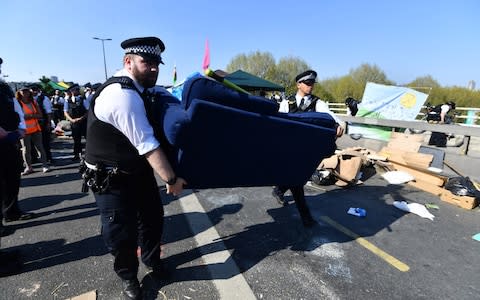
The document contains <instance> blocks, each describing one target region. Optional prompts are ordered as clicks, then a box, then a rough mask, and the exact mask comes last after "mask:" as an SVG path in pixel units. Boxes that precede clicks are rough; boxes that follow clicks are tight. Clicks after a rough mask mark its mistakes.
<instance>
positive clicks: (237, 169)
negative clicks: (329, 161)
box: [159, 76, 335, 188]
mask: <svg viewBox="0 0 480 300" xmlns="http://www.w3.org/2000/svg"><path fill="white" fill-rule="evenodd" d="M159 120H161V121H162V122H163V129H164V132H165V136H166V139H167V140H168V143H169V144H171V145H172V146H173V149H174V151H173V152H172V153H170V160H171V161H172V164H173V165H174V168H175V171H176V173H177V174H178V176H181V177H183V178H185V180H186V181H187V182H188V187H189V188H225V187H247V186H272V185H302V184H304V183H305V182H306V181H307V180H308V179H309V178H310V176H311V175H312V173H313V172H314V170H315V169H316V167H317V166H318V164H319V162H320V161H321V160H322V159H323V158H325V157H328V156H330V155H332V153H333V152H334V151H335V122H334V120H333V119H332V118H331V117H330V116H329V115H328V114H324V113H303V114H285V113H278V104H277V103H275V102H273V101H270V100H268V99H265V98H262V97H257V96H252V95H248V94H244V93H240V92H236V91H233V90H231V89H229V88H227V87H225V86H224V85H223V84H221V83H219V82H216V81H214V80H211V79H209V78H206V77H203V76H198V77H195V78H192V79H190V80H188V81H187V82H186V83H185V85H184V87H183V92H182V101H181V102H180V103H175V101H171V102H170V103H168V104H167V105H164V106H163V109H162V112H161V116H160V117H159Z"/></svg>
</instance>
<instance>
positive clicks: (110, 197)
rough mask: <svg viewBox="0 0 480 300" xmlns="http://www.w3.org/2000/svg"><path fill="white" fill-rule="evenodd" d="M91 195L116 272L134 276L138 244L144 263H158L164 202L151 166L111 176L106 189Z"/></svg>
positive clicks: (151, 264)
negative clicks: (128, 173) (106, 191)
mask: <svg viewBox="0 0 480 300" xmlns="http://www.w3.org/2000/svg"><path fill="white" fill-rule="evenodd" d="M94 196H95V200H96V202H97V206H98V208H99V210H100V216H101V223H102V236H103V239H104V241H105V245H106V246H107V248H108V250H109V251H110V253H111V254H112V255H113V256H114V266H113V268H114V270H115V272H116V273H117V275H118V276H119V277H120V278H122V279H124V280H128V279H134V278H137V272H138V265H139V262H138V258H137V247H138V246H139V247H140V248H141V252H142V256H141V259H142V262H143V263H144V264H145V265H146V266H147V267H151V268H154V267H155V266H157V265H158V266H159V265H160V244H161V238H162V231H163V205H162V201H161V199H160V194H159V191H158V186H157V183H156V181H155V177H154V175H153V170H152V169H149V170H146V171H145V172H142V173H141V174H135V175H119V176H118V177H117V178H113V179H112V180H111V188H110V191H109V192H108V193H105V194H98V193H94Z"/></svg>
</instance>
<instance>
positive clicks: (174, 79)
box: [173, 65, 177, 85]
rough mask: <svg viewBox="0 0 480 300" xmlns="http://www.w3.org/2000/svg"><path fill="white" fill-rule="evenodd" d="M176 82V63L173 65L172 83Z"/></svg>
mask: <svg viewBox="0 0 480 300" xmlns="http://www.w3.org/2000/svg"><path fill="white" fill-rule="evenodd" d="M175 83H177V65H175V66H173V85H175Z"/></svg>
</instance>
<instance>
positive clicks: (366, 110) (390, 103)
mask: <svg viewBox="0 0 480 300" xmlns="http://www.w3.org/2000/svg"><path fill="white" fill-rule="evenodd" d="M427 97H428V95H427V94H424V93H421V92H418V91H415V90H412V89H410V88H406V87H400V86H390V85H383V84H377V83H373V82H367V85H366V86H365V92H364V93H363V98H362V102H360V104H359V105H358V113H357V115H356V116H357V117H365V118H375V119H388V120H402V121H413V120H415V118H416V117H417V115H418V113H419V112H420V109H421V108H422V106H423V104H424V103H425V101H426V100H427ZM391 132H392V130H391V128H390V127H382V126H371V125H359V124H355V125H349V126H348V134H355V135H361V136H362V137H365V138H371V139H379V140H384V141H388V140H389V139H390V136H391Z"/></svg>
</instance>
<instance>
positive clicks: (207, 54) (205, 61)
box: [202, 39, 210, 70]
mask: <svg viewBox="0 0 480 300" xmlns="http://www.w3.org/2000/svg"><path fill="white" fill-rule="evenodd" d="M208 67H210V49H209V48H208V39H207V40H206V41H205V55H204V56H203V67H202V68H203V70H206V69H208Z"/></svg>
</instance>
